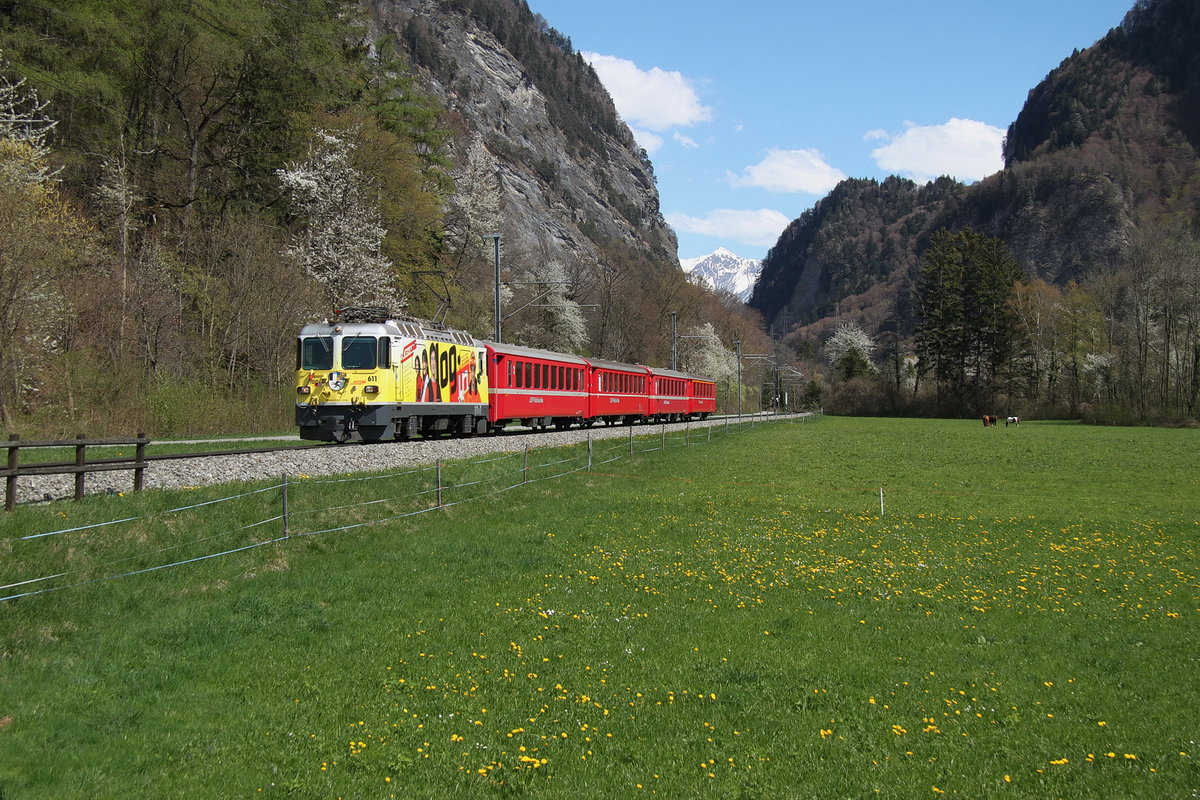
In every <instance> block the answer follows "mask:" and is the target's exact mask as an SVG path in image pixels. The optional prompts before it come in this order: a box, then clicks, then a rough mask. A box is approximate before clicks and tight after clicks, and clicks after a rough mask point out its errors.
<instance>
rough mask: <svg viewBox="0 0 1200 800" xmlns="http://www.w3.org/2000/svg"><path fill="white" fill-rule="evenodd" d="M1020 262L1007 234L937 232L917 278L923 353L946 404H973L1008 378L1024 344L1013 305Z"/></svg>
mask: <svg viewBox="0 0 1200 800" xmlns="http://www.w3.org/2000/svg"><path fill="white" fill-rule="evenodd" d="M1022 277H1023V273H1022V271H1021V268H1020V266H1019V265H1018V264H1017V262H1016V260H1015V259H1014V258H1013V257H1012V254H1011V253H1009V251H1008V248H1007V247H1006V246H1005V245H1004V243H1003V242H1001V241H1000V240H999V239H994V238H991V237H988V236H984V235H982V234H979V233H976V232H975V231H973V230H971V229H970V228H964V229H963V230H962V231H961V232H959V233H957V234H952V233H950V232H949V231H947V230H945V229H942V230H940V231H938V232H937V233H935V234H934V235H933V237H932V239H931V240H930V243H929V247H928V249H927V250H926V251H925V255H924V257H923V258H922V263H921V273H920V277H919V279H918V283H917V312H918V315H919V319H918V323H917V330H916V345H917V354H918V356H919V357H920V367H919V369H920V373H921V375H926V374H932V375H933V378H934V380H935V384H936V397H937V403H938V406H939V408H946V409H947V410H949V409H953V410H956V411H959V412H964V411H973V410H975V409H977V408H979V407H980V406H981V405H982V404H986V403H988V402H991V400H992V398H993V397H994V395H995V394H996V392H997V391H998V390H1000V389H1001V388H1003V385H1004V383H1005V381H1006V379H1007V368H1008V365H1009V363H1010V361H1011V360H1012V358H1013V356H1014V354H1015V352H1016V346H1017V330H1018V328H1017V318H1016V314H1015V312H1014V310H1013V307H1012V302H1011V301H1012V298H1013V296H1014V291H1015V286H1016V284H1017V282H1018V281H1020V280H1021V279H1022Z"/></svg>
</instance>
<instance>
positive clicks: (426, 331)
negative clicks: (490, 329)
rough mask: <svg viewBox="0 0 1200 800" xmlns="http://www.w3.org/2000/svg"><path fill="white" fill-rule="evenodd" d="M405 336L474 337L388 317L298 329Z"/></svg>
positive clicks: (464, 340)
mask: <svg viewBox="0 0 1200 800" xmlns="http://www.w3.org/2000/svg"><path fill="white" fill-rule="evenodd" d="M337 334H342V335H351V336H355V335H357V336H406V337H409V338H411V339H430V340H433V341H435V342H450V343H452V344H464V345H474V344H475V339H474V338H473V337H472V336H471V334H469V333H467V332H466V331H459V330H454V329H452V328H434V327H430V326H428V325H423V324H421V323H420V322H417V321H415V320H395V319H389V320H385V321H383V322H338V321H336V320H335V321H333V322H330V321H329V320H326V321H324V322H316V323H313V324H311V325H305V326H304V327H303V328H301V329H300V335H301V336H335V335H337Z"/></svg>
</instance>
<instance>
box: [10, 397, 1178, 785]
mask: <svg viewBox="0 0 1200 800" xmlns="http://www.w3.org/2000/svg"><path fill="white" fill-rule="evenodd" d="M638 432H639V433H641V431H638ZM664 443H665V444H666V445H667V446H666V448H665V449H663V448H662V447H661V445H662V444H664ZM634 445H636V446H634ZM630 450H633V453H632V454H630V452H629V451H630ZM586 459H587V453H586V449H585V448H583V447H576V448H567V449H563V450H534V451H533V452H531V453H530V454H529V455H528V456H525V455H524V454H515V455H513V456H506V457H501V458H496V459H489V460H483V459H481V460H479V461H476V462H472V463H467V464H447V465H443V467H442V469H441V475H440V478H439V477H438V475H437V474H436V473H435V472H434V471H433V470H420V471H414V472H409V473H404V474H393V475H388V476H379V477H375V478H373V479H371V480H347V481H345V482H330V481H323V480H316V479H313V478H308V477H305V476H294V479H292V480H290V481H289V484H288V493H287V497H288V509H289V510H288V514H289V516H288V533H289V534H290V536H289V538H286V539H281V540H279V541H274V540H275V539H279V537H281V536H282V520H281V519H276V516H277V515H278V514H279V513H280V512H279V509H280V507H281V504H282V490H281V489H280V488H279V487H269V486H227V487H220V488H218V489H196V490H194V491H183V492H171V493H168V492H147V493H143V494H141V495H139V496H132V495H131V496H126V497H115V496H114V497H97V498H89V499H87V500H85V501H84V502H82V503H78V504H75V503H59V504H53V505H47V506H35V507H23V508H19V509H18V510H16V511H14V512H12V513H11V514H9V515H6V516H4V517H2V518H0V530H3V534H2V535H0V584H3V585H7V586H9V587H10V588H7V589H0V595H9V594H13V593H24V592H26V591H39V590H41V589H45V588H50V589H54V587H59V586H61V587H64V588H61V589H55V590H53V591H48V592H45V593H42V594H34V595H31V596H27V597H22V598H19V599H14V600H7V601H4V602H0V798H3V800H18V799H20V800H25V799H26V798H48V797H53V798H76V797H78V798H84V797H86V798H117V797H120V798H128V797H144V798H192V797H198V796H202V797H221V798H224V797H228V798H254V797H279V798H314V799H317V798H320V799H322V800H323V799H325V798H328V799H330V800H332V799H333V798H347V799H349V798H393V797H394V798H491V797H497V798H507V797H529V798H582V797H594V798H611V797H620V798H626V797H628V798H638V797H650V796H657V797H664V798H696V797H712V798H747V799H749V798H763V800H767V799H768V798H770V799H774V798H822V800H824V799H826V798H865V797H889V798H901V799H902V800H909V799H910V798H921V797H931V798H933V797H941V796H954V797H962V798H993V797H995V798H1039V800H1041V799H1043V798H1080V800H1083V798H1089V799H1090V798H1096V797H1104V798H1116V797H1138V798H1186V797H1193V796H1195V793H1196V792H1197V791H1198V790H1200V769H1198V767H1197V757H1198V756H1200V746H1198V745H1197V743H1196V739H1197V738H1200V678H1198V677H1197V676H1198V674H1200V663H1198V659H1200V638H1198V636H1197V634H1198V632H1200V626H1198V620H1200V570H1198V567H1200V547H1198V545H1197V541H1198V539H1200V500H1198V499H1197V498H1200V431H1193V430H1160V429H1145V428H1138V429H1129V428H1098V427H1090V426H1083V425H1079V424H1072V423H1056V422H1024V423H1022V425H1021V426H1020V427H1019V428H1008V429H1006V428H1003V427H1000V428H994V429H984V428H983V427H982V426H981V425H980V423H979V422H978V421H975V422H970V421H940V420H888V419H847V418H817V419H809V420H805V421H795V422H792V421H780V422H773V423H768V424H760V425H756V426H752V427H751V426H739V427H731V428H728V429H725V428H717V429H715V430H714V431H713V432H712V433H711V434H710V433H708V432H703V431H702V432H697V431H692V432H691V433H690V434H688V435H687V436H686V438H681V437H679V436H677V435H672V436H671V437H670V438H666V437H663V438H660V437H657V436H654V435H649V436H647V437H645V438H642V439H638V440H636V442H635V443H634V444H631V443H629V442H626V441H624V440H620V439H618V440H615V441H610V442H597V444H596V448H595V451H594V452H593V453H592V459H593V460H592V467H591V469H590V470H589V469H587V468H586V463H587V461H586ZM572 470H574V471H572ZM558 473H564V474H561V475H558ZM552 475H558V476H557V477H553V478H551V477H550V476H552ZM526 480H527V481H528V482H524V483H523V482H522V481H526ZM439 484H440V485H441V486H442V502H443V503H445V504H447V506H446V507H442V508H432V510H431V507H432V506H435V505H437V501H436V497H437V491H438V485H439ZM241 492H247V493H248V494H245V496H243V497H240V498H239V499H236V500H228V501H224V502H217V503H212V504H211V505H206V506H200V507H198V508H194V509H189V510H187V511H182V512H174V513H166V512H167V511H168V510H170V509H175V508H178V507H181V506H187V505H194V504H196V503H201V502H206V501H210V500H217V499H221V498H224V497H228V496H229V495H232V494H235V493H241ZM249 492H254V493H252V494H250V493H249ZM881 492H882V494H881ZM452 503H457V504H455V505H450V504H452ZM881 505H882V508H881ZM413 512H424V513H416V514H415V515H410V514H413ZM124 518H132V521H130V522H126V523H121V524H113V525H107V526H104V527H99V528H88V529H85V530H78V531H72V530H70V529H71V528H75V527H82V526H85V525H88V524H94V523H96V522H100V521H111V520H117V519H124ZM372 520H384V521H379V522H374V523H372V524H361V525H360V526H359V527H350V526H353V525H356V524H359V523H371V521H372ZM56 530H61V531H66V532H63V533H57V534H54V535H48V536H37V538H22V537H30V536H36V535H37V534H39V533H45V532H50V531H56ZM319 531H324V532H319ZM264 543H265V544H264ZM240 548H246V549H240ZM225 551H230V552H228V553H227V554H226V555H222V556H220V557H214V558H203V556H205V555H208V554H212V553H217V552H225ZM191 559H203V560H195V561H192V560H191ZM175 561H189V562H190V563H186V564H182V565H180V566H175V567H171V568H166V569H155V567H156V566H158V565H161V564H166V563H171V562H175ZM144 570H148V571H144ZM51 575H57V576H59V577H56V578H53V579H50V580H46V581H37V580H35V579H36V578H40V577H48V576H51ZM119 575H125V577H116V576H119ZM27 581H31V582H28V583H27ZM17 584H19V585H17ZM14 586H15V588H12V587H14Z"/></svg>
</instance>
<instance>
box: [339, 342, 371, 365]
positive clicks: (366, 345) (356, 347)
mask: <svg viewBox="0 0 1200 800" xmlns="http://www.w3.org/2000/svg"><path fill="white" fill-rule="evenodd" d="M375 347H376V340H375V337H374V336H343V337H342V369H375Z"/></svg>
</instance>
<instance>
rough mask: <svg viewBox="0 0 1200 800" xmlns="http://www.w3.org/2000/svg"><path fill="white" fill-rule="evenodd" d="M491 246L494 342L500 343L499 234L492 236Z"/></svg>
mask: <svg viewBox="0 0 1200 800" xmlns="http://www.w3.org/2000/svg"><path fill="white" fill-rule="evenodd" d="M492 244H493V246H494V247H495V265H496V342H497V343H499V342H500V321H501V317H500V234H498V233H493V234H492Z"/></svg>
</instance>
